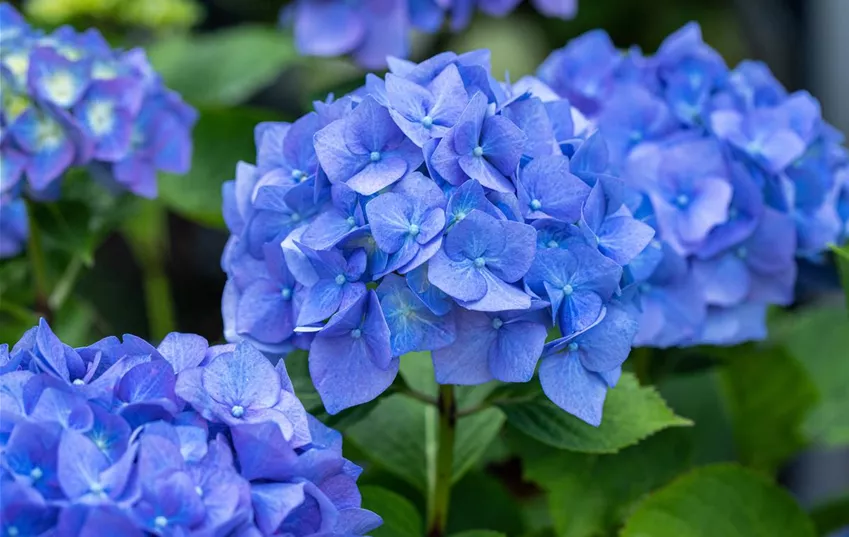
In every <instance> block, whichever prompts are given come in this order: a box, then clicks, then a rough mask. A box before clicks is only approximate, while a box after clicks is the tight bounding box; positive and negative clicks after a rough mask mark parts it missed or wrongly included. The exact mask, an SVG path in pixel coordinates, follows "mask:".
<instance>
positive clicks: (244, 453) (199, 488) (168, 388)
mask: <svg viewBox="0 0 849 537" xmlns="http://www.w3.org/2000/svg"><path fill="white" fill-rule="evenodd" d="M0 402H2V405H3V415H2V417H3V420H2V423H0V446H2V448H0V460H2V464H0V498H2V501H0V505H2V521H3V530H4V532H3V534H4V535H10V536H14V535H48V534H49V535H56V536H57V537H78V536H95V535H122V536H135V535H138V536H142V535H185V536H189V535H198V536H200V535H205V536H209V535H257V536H259V535H291V536H306V535H328V536H329V535H339V536H342V535H344V536H346V537H347V536H352V535H362V534H363V533H365V532H367V531H370V530H371V529H374V528H375V527H377V526H378V525H379V524H380V523H381V520H380V518H379V517H378V516H377V515H375V514H374V513H371V512H370V511H366V510H364V509H361V508H360V507H359V506H360V495H359V492H358V490H357V486H356V479H357V477H358V475H359V473H360V468H358V467H357V466H355V465H354V464H352V463H351V462H349V461H347V460H345V459H344V458H343V457H342V445H341V444H342V439H341V436H340V435H339V434H338V433H336V432H335V431H333V430H331V429H328V428H326V427H324V426H323V425H322V424H321V423H319V422H318V421H317V420H316V419H314V418H312V416H309V415H308V414H307V413H306V411H305V410H304V408H303V406H301V404H300V402H299V401H298V399H297V398H296V397H295V395H294V393H293V392H292V384H291V382H290V381H289V377H288V375H287V374H286V369H285V367H284V366H283V364H282V363H279V364H278V365H277V367H274V366H272V365H271V363H270V362H269V361H268V360H267V359H266V358H265V357H264V356H263V355H262V354H261V353H260V352H258V351H257V350H256V349H254V348H252V347H251V346H250V345H249V344H247V343H241V344H239V345H238V346H235V347H234V346H233V345H224V346H218V347H209V346H208V345H207V342H206V340H204V339H203V338H201V337H200V336H196V335H192V334H179V333H172V334H169V335H168V336H167V337H166V338H165V339H164V340H163V342H162V343H161V344H160V345H159V347H153V346H151V345H150V344H149V343H147V342H146V341H144V340H142V339H139V338H137V337H135V336H131V335H126V336H124V338H123V341H120V340H118V338H114V337H110V338H106V339H103V340H101V341H99V342H97V343H95V344H93V345H90V346H88V347H83V348H78V349H74V348H71V347H69V346H67V345H65V344H63V343H62V342H61V341H60V340H59V339H58V338H57V337H56V335H55V334H54V333H53V332H52V331H51V329H50V327H49V326H48V325H47V323H45V322H44V321H41V323H40V324H39V325H38V326H37V327H35V328H33V329H31V330H30V331H28V332H27V333H26V334H25V335H24V337H23V338H22V339H21V341H19V342H18V344H17V345H15V347H14V348H13V349H12V351H11V353H10V352H9V349H8V345H3V346H0Z"/></svg>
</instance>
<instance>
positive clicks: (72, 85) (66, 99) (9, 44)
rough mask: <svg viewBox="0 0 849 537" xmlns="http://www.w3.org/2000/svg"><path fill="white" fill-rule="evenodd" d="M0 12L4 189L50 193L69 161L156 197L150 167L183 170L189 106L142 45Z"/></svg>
mask: <svg viewBox="0 0 849 537" xmlns="http://www.w3.org/2000/svg"><path fill="white" fill-rule="evenodd" d="M0 20H3V30H4V31H3V36H2V38H0V48H2V60H0V80H2V84H3V94H2V106H1V107H0V129H2V130H0V160H2V163H3V168H4V169H3V172H2V173H3V177H2V185H0V195H2V196H3V198H4V199H5V198H6V197H17V196H20V195H22V194H24V193H26V194H28V195H29V196H31V197H33V198H34V199H39V200H41V199H53V198H56V197H57V196H58V194H59V192H60V187H59V182H60V179H61V177H62V175H63V174H64V173H65V171H66V170H67V169H68V168H69V167H71V166H88V167H89V169H90V170H91V172H92V175H93V176H94V177H95V178H96V179H98V180H100V181H102V182H103V183H104V184H106V185H107V186H108V187H110V188H113V189H117V190H126V191H129V192H131V193H133V194H135V195H138V196H143V197H148V198H152V197H156V172H157V171H168V172H173V173H185V172H186V171H187V170H188V168H189V164H190V160H191V148H192V142H191V137H190V131H191V129H192V126H193V125H194V123H195V121H196V119H197V113H196V112H195V110H194V109H192V108H191V107H189V106H188V105H186V104H185V103H184V102H183V101H182V100H181V99H180V97H179V96H178V95H177V94H176V93H174V92H172V91H170V90H169V89H167V88H166V87H165V86H164V85H163V83H162V81H161V79H160V78H159V76H158V75H157V74H156V73H155V72H154V71H153V70H152V68H151V66H150V64H149V63H148V62H147V59H146V58H145V55H144V52H143V51H142V50H140V49H135V50H130V51H126V52H125V51H116V50H112V49H111V48H110V47H109V45H108V44H107V43H106V41H105V40H104V39H103V37H102V36H101V35H100V34H99V33H98V32H97V31H96V30H93V29H91V30H87V31H86V32H83V33H76V32H75V31H73V30H72V29H71V28H70V27H62V28H59V29H58V30H56V31H54V32H53V33H51V34H44V33H42V32H40V31H37V30H34V29H32V28H30V27H29V26H28V25H27V24H26V22H25V21H24V20H23V19H22V18H21V17H20V15H18V13H17V12H16V11H15V10H14V8H12V7H11V6H10V5H9V4H7V3H3V4H0ZM4 255H5V254H4V253H2V251H0V256H4Z"/></svg>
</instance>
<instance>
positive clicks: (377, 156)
mask: <svg viewBox="0 0 849 537" xmlns="http://www.w3.org/2000/svg"><path fill="white" fill-rule="evenodd" d="M368 158H369V159H371V161H372V162H377V161H378V160H380V151H372V152H371V154H369V156H368Z"/></svg>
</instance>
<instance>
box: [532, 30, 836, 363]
mask: <svg viewBox="0 0 849 537" xmlns="http://www.w3.org/2000/svg"><path fill="white" fill-rule="evenodd" d="M537 75H538V77H539V78H540V79H541V80H542V81H543V82H545V83H547V84H548V85H549V86H550V87H551V88H552V89H554V91H556V92H557V93H558V94H559V95H560V96H561V97H563V98H566V99H568V100H569V101H570V103H571V104H572V105H573V106H575V107H576V108H578V109H579V110H580V111H581V112H582V113H583V114H584V115H586V116H587V118H588V119H589V120H590V121H591V122H592V123H594V124H595V125H596V126H597V127H598V129H599V131H600V132H601V133H602V134H603V135H604V138H605V139H606V141H607V144H608V147H609V150H610V155H609V156H610V158H609V164H608V166H609V167H608V169H607V170H604V172H607V173H612V174H615V175H618V176H620V177H621V178H622V179H624V182H625V183H626V185H627V186H628V187H630V188H633V189H634V191H635V192H634V193H632V194H626V195H625V198H626V201H625V205H626V206H627V207H628V209H629V210H630V211H631V213H632V214H633V215H634V217H636V218H637V219H638V220H641V221H643V222H644V223H647V224H649V225H651V226H652V227H653V228H654V229H655V231H656V236H655V239H654V240H653V241H652V247H650V248H647V249H646V250H645V251H643V252H642V253H640V255H639V256H638V257H637V258H636V259H635V260H634V261H632V262H631V264H630V265H629V266H628V271H629V272H630V277H631V278H633V281H635V282H638V283H637V285H636V286H635V288H636V289H637V292H638V295H639V303H640V306H641V310H642V313H641V316H640V322H639V325H640V327H639V332H638V333H637V336H636V339H635V340H634V345H635V346H655V347H670V346H689V345H699V344H717V345H733V344H737V343H741V342H744V341H750V340H758V339H763V338H764V337H765V336H766V310H767V307H768V306H770V305H788V304H790V303H791V302H792V301H793V289H794V285H795V281H796V270H797V269H796V258H800V257H801V258H808V259H813V260H817V259H818V258H819V257H821V254H822V252H823V251H824V250H825V249H826V248H827V246H828V245H829V244H831V243H835V242H838V243H839V242H841V241H845V240H846V238H847V235H849V233H847V232H849V227H847V219H849V157H847V152H846V150H845V149H844V148H843V147H842V146H841V144H842V142H843V136H842V134H840V133H839V132H837V131H836V130H835V129H834V128H833V127H832V126H830V125H829V124H828V123H826V122H825V121H824V120H823V119H822V116H821V111H820V106H819V103H818V102H817V101H816V99H814V98H813V97H812V96H811V95H810V94H809V93H807V92H805V91H799V92H795V93H788V92H787V90H786V89H785V88H784V87H783V86H782V85H781V84H780V83H779V82H778V81H777V80H776V79H775V78H774V77H773V76H772V74H771V73H770V71H769V69H768V68H767V67H766V66H765V65H764V64H762V63H759V62H753V61H744V62H742V63H741V64H740V65H738V66H737V67H735V68H734V69H729V68H728V67H727V66H726V65H725V63H724V62H723V60H722V58H721V57H720V55H719V54H718V53H717V52H716V51H715V50H713V49H712V48H711V47H710V46H708V45H707V44H705V43H704V41H703V40H702V35H701V30H700V28H699V26H698V25H697V24H695V23H691V24H688V25H686V26H685V27H683V28H682V29H680V30H679V31H677V32H675V33H674V34H672V35H671V36H669V37H668V38H667V39H666V40H665V41H664V42H663V44H662V45H661V46H660V48H659V50H658V51H657V53H656V54H654V55H653V56H644V55H643V54H642V52H641V51H640V50H638V49H635V48H632V49H630V50H628V51H627V52H625V53H624V54H623V53H622V52H620V51H619V50H617V49H616V47H615V46H614V44H613V43H612V41H611V40H610V37H609V36H608V35H607V34H606V33H605V32H603V31H601V30H596V31H592V32H588V33H586V34H584V35H582V36H580V37H578V38H576V39H574V40H572V41H571V42H569V43H568V44H567V45H566V46H565V47H564V48H562V49H560V50H557V51H555V52H554V53H552V54H551V56H549V58H548V59H547V60H546V61H545V62H544V63H543V64H542V65H541V66H540V68H539V71H538V73H537ZM610 225H613V224H610ZM603 229H604V224H602V225H601V228H600V230H601V231H599V233H602V235H603ZM624 236H627V235H624ZM623 246H625V245H621V244H620V245H614V248H615V247H623ZM614 259H615V257H614ZM559 266H563V264H562V263H561V264H560V265H559ZM627 276H628V275H626V277H627Z"/></svg>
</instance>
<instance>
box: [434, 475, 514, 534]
mask: <svg viewBox="0 0 849 537" xmlns="http://www.w3.org/2000/svg"><path fill="white" fill-rule="evenodd" d="M473 530H474V531H478V530H487V531H497V532H501V533H503V534H505V535H522V534H523V533H524V532H525V525H524V521H523V520H522V510H521V506H520V505H519V502H518V501H517V498H516V497H515V496H514V495H513V494H512V493H511V491H510V490H509V489H508V488H507V487H506V486H505V484H504V483H503V482H502V481H501V480H499V479H496V478H495V477H493V476H491V475H489V474H486V473H484V472H479V471H475V472H469V473H468V474H466V476H465V477H463V479H461V480H460V481H458V482H457V484H456V485H454V487H453V488H452V489H451V505H450V508H449V510H448V531H447V533H448V534H449V535H451V534H455V533H460V532H467V531H473Z"/></svg>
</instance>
